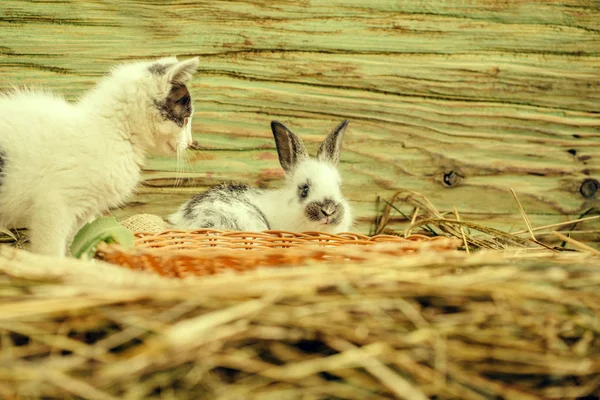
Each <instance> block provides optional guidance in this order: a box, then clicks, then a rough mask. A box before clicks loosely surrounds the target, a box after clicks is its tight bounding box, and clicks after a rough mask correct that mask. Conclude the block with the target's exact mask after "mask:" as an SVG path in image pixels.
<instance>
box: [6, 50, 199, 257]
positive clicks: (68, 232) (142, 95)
mask: <svg viewBox="0 0 600 400" xmlns="http://www.w3.org/2000/svg"><path fill="white" fill-rule="evenodd" d="M198 63H199V61H198V58H193V59H190V60H187V61H182V62H179V61H178V60H177V59H176V58H175V57H169V58H162V59H160V60H155V61H143V62H134V63H129V64H123V65H120V66H118V67H116V68H114V69H113V70H112V71H111V73H110V74H109V75H108V76H107V77H106V78H104V79H103V80H101V81H100V82H99V83H98V85H97V86H96V87H95V88H93V89H92V90H91V91H89V92H88V93H86V94H85V95H84V96H83V98H81V99H80V101H78V102H77V103H69V102H67V101H65V100H64V99H63V98H60V97H58V96H55V95H52V94H49V93H46V92H43V91H37V90H13V91H10V92H8V93H5V94H2V95H0V226H2V227H14V226H18V227H27V228H29V230H30V235H29V237H30V241H31V249H32V250H33V251H35V252H37V253H43V254H49V255H55V256H62V255H64V254H65V251H66V249H67V245H68V243H69V242H70V240H71V239H72V237H73V236H74V234H75V233H76V232H77V230H78V229H79V228H80V227H81V226H82V225H83V224H84V223H85V222H87V221H88V220H90V219H91V218H93V217H94V216H96V215H98V214H99V213H101V212H103V211H105V210H107V209H109V208H111V207H118V206H119V205H122V204H123V203H124V202H125V201H126V200H127V199H128V197H129V196H131V195H132V193H133V191H134V188H135V186H136V185H137V183H138V181H139V180H140V170H141V166H142V165H143V163H144V160H145V155H146V154H147V153H150V154H156V155H173V154H177V153H178V152H182V151H184V150H185V149H186V148H187V147H188V146H189V145H190V144H191V141H192V136H191V125H192V114H193V107H192V99H191V97H190V93H189V91H188V89H187V87H186V86H185V83H186V82H187V81H189V80H190V79H191V78H192V75H193V73H194V72H195V71H196V69H197V67H198Z"/></svg>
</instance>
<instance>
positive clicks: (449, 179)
mask: <svg viewBox="0 0 600 400" xmlns="http://www.w3.org/2000/svg"><path fill="white" fill-rule="evenodd" d="M459 178H460V175H458V174H457V173H456V172H454V171H450V172H448V173H446V172H444V183H445V184H446V186H454V185H456V184H457V183H458V180H459Z"/></svg>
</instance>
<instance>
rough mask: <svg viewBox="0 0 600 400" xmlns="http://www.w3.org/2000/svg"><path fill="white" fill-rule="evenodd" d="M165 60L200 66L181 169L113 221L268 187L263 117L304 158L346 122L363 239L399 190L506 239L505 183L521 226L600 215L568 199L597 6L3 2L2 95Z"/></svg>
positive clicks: (160, 164) (594, 112)
mask: <svg viewBox="0 0 600 400" xmlns="http://www.w3.org/2000/svg"><path fill="white" fill-rule="evenodd" d="M164 55H178V56H181V57H188V56H194V55H198V56H200V58H201V67H200V70H199V73H198V75H197V77H196V78H195V80H194V82H193V84H192V85H191V91H192V94H193V96H194V104H195V109H196V113H195V115H194V127H193V131H194V138H195V139H196V140H197V141H198V143H199V144H200V145H201V146H202V148H201V149H200V150H193V151H190V152H189V154H188V156H189V165H187V168H186V172H184V173H180V172H178V171H179V170H180V168H178V166H177V163H176V161H175V160H172V159H158V158H156V159H152V160H151V161H150V162H149V163H148V166H147V170H146V172H145V183H144V184H142V185H140V188H139V191H138V195H137V196H136V198H135V199H134V201H133V202H132V203H131V204H129V205H127V206H126V207H124V208H123V209H121V210H115V211H114V214H115V215H117V216H118V217H123V216H127V215H130V214H133V213H137V212H151V213H157V214H159V215H163V216H165V215H167V214H168V213H169V212H171V211H173V210H174V209H175V208H176V207H177V206H178V204H179V203H181V202H182V201H184V200H185V199H186V198H187V197H188V196H190V195H191V194H193V193H195V192H197V191H199V190H202V189H204V188H206V187H208V186H210V185H213V184H215V183H218V182H219V181H221V180H231V179H235V180H239V181H245V182H248V183H251V184H255V185H259V186H261V187H276V186H277V185H278V184H279V182H280V178H281V169H280V168H279V165H278V162H277V158H276V152H275V148H274V144H273V139H272V136H271V133H270V130H269V122H270V120H271V119H278V120H280V121H282V122H284V123H286V124H288V126H290V127H291V128H292V129H294V130H295V131H296V132H298V133H299V134H300V135H301V136H302V137H303V139H304V140H305V142H306V143H307V145H308V146H309V148H310V149H312V150H313V151H315V150H316V146H317V144H318V142H319V140H321V139H322V137H323V136H324V134H326V133H327V132H328V131H329V130H330V129H331V128H332V127H333V126H334V125H335V124H336V123H338V122H339V121H340V120H341V119H343V118H348V119H350V120H351V124H350V126H349V129H348V132H347V135H346V138H345V142H344V150H343V153H342V163H341V170H342V173H343V176H344V179H345V186H344V190H345V193H346V194H347V196H348V197H349V198H350V200H351V201H352V203H353V204H354V206H355V208H356V211H357V217H358V225H357V228H356V230H358V231H360V232H368V231H369V228H370V225H371V223H372V221H373V218H374V216H375V214H376V208H375V199H376V197H377V196H378V195H379V196H382V197H384V198H389V197H391V195H392V194H393V193H394V192H395V191H396V190H398V189H412V190H416V191H419V192H421V193H423V194H425V195H426V196H427V197H428V198H429V199H430V200H431V201H432V202H433V204H435V205H436V206H437V207H438V208H439V209H440V210H442V211H451V210H452V207H453V206H456V207H457V208H458V210H459V212H460V213H461V215H462V217H463V218H465V219H470V220H472V221H474V222H480V223H484V224H489V225H492V226H494V227H497V228H501V229H508V230H519V229H522V228H523V227H524V226H523V225H524V224H523V222H522V219H521V217H520V215H519V213H518V209H517V207H516V204H515V202H514V199H513V198H512V195H511V194H510V192H509V189H510V188H513V189H514V190H515V191H516V192H517V193H518V195H519V198H520V200H521V202H522V204H523V206H524V208H525V210H526V211H527V213H528V215H529V217H530V219H531V221H532V223H533V224H534V225H544V224H549V223H555V222H561V221H565V220H568V219H572V218H576V217H577V216H579V215H580V214H582V213H584V212H586V211H588V210H589V209H591V208H594V207H596V208H598V207H600V204H599V201H598V198H599V197H600V193H596V194H594V195H592V196H591V197H589V198H585V197H584V196H583V195H582V193H581V190H580V189H581V186H582V183H583V182H584V181H585V180H586V179H596V180H600V161H599V159H600V5H599V3H598V2H597V1H586V0H569V1H556V2H537V1H533V0H531V1H528V0H518V1H517V0H508V1H496V0H454V1H450V0H448V1H436V2H432V1H423V0H420V1H419V0H387V1H386V0H371V1H364V0H362V1H358V0H345V1H341V0H338V1H330V0H313V1H308V0H305V1H286V0H263V1H258V0H256V1H213V0H211V1H187V0H186V1H183V0H181V1H130V0H127V1H120V0H104V1H70V0H62V1H16V0H3V1H2V2H0V79H1V81H0V86H9V85H23V84H25V85H43V86H45V87H48V88H50V89H53V90H56V91H58V92H60V93H62V94H64V95H65V96H66V97H67V98H69V99H76V98H77V96H78V95H80V94H81V93H82V92H83V91H84V90H86V89H88V88H89V87H90V86H91V85H92V84H93V82H94V81H95V80H96V79H97V78H98V77H99V76H101V75H102V74H103V73H104V72H105V71H106V70H107V69H108V68H109V67H110V66H111V65H112V64H114V63H116V62H120V61H123V60H129V59H134V58H140V57H143V58H146V57H157V56H164ZM444 176H446V181H453V182H454V180H453V178H456V180H455V183H454V184H453V185H452V186H450V187H449V186H448V185H447V184H446V183H445V182H444ZM177 177H183V178H185V179H184V181H183V184H182V185H180V186H177V187H176V186H174V185H175V181H176V179H177ZM584 192H585V191H584ZM399 206H400V207H401V208H402V207H403V206H402V205H399ZM403 211H405V212H407V213H411V212H412V210H411V208H410V207H408V206H405V207H404V208H403ZM395 221H396V222H395V225H394V226H399V224H402V223H403V221H402V218H398V219H396V220H395ZM579 229H584V230H585V229H587V230H600V223H599V222H597V221H596V222H590V223H587V224H584V225H582V227H580V228H579ZM580 238H582V239H587V240H594V239H596V236H595V234H592V233H588V234H584V235H581V237H580Z"/></svg>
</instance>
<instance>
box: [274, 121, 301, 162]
mask: <svg viewBox="0 0 600 400" xmlns="http://www.w3.org/2000/svg"><path fill="white" fill-rule="evenodd" d="M271 130H272V131H273V137H275V146H277V154H279V163H280V164H281V167H282V168H283V169H284V170H285V172H290V171H292V170H293V169H294V168H295V167H296V165H297V164H298V162H300V161H301V160H303V159H305V158H307V157H308V152H307V151H306V147H304V143H302V140H300V138H299V137H298V136H296V134H294V132H292V131H290V130H289V129H288V128H286V127H285V125H283V124H282V123H281V122H278V121H271Z"/></svg>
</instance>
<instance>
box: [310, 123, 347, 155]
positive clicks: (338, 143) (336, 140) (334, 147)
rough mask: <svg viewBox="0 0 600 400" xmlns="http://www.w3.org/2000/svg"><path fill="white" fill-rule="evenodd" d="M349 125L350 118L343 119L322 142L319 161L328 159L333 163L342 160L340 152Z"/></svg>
mask: <svg viewBox="0 0 600 400" xmlns="http://www.w3.org/2000/svg"><path fill="white" fill-rule="evenodd" d="M347 126H348V120H344V121H342V123H341V124H339V125H338V126H337V127H336V128H335V129H334V130H333V131H331V133H330V134H329V135H327V137H326V138H325V140H324V141H323V142H322V143H321V145H320V146H319V151H318V152H317V159H318V160H319V161H326V162H329V163H331V164H333V165H338V163H339V162H340V153H341V152H342V139H343V138H344V132H346V127H347Z"/></svg>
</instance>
